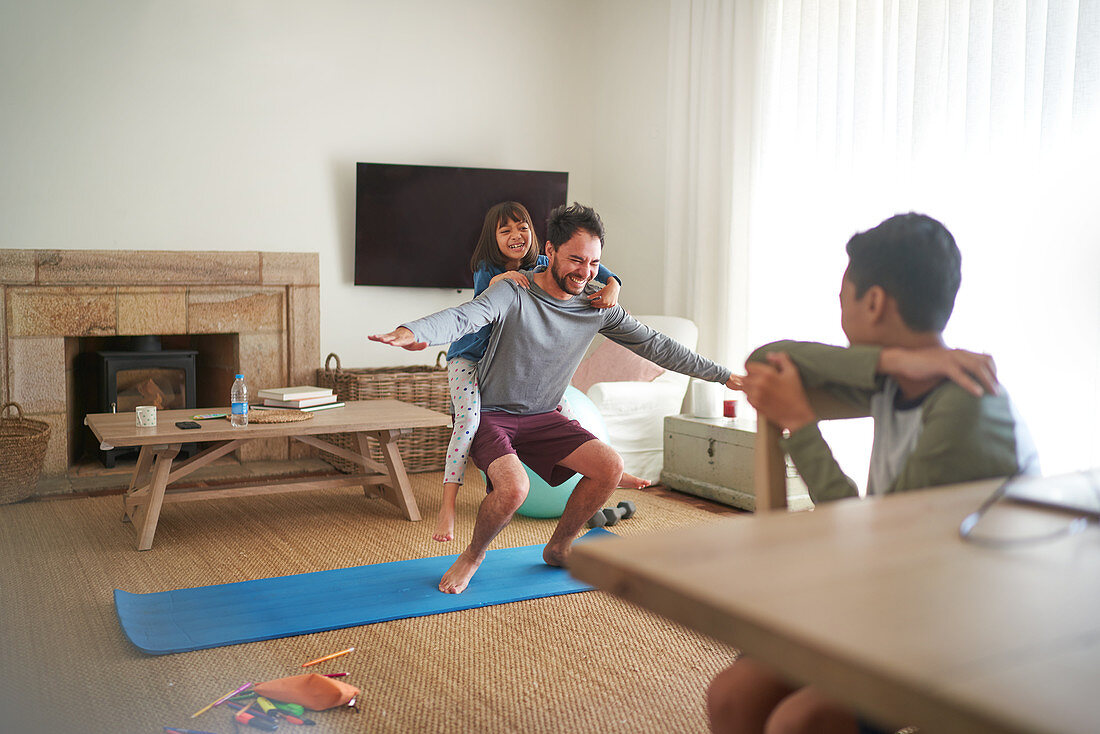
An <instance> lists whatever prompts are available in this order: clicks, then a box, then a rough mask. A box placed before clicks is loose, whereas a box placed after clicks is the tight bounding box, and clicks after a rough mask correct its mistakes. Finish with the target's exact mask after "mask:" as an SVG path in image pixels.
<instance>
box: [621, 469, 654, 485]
mask: <svg viewBox="0 0 1100 734" xmlns="http://www.w3.org/2000/svg"><path fill="white" fill-rule="evenodd" d="M650 484H652V482H650V481H649V480H648V479H642V478H641V477H636V476H634V475H633V474H627V473H626V472H623V476H622V478H621V479H619V489H642V488H644V487H648V486H649V485H650Z"/></svg>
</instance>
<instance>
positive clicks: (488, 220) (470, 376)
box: [432, 201, 648, 541]
mask: <svg viewBox="0 0 1100 734" xmlns="http://www.w3.org/2000/svg"><path fill="white" fill-rule="evenodd" d="M538 250H539V248H538V238H537V237H536V236H535V226H534V223H533V222H532V221H531V215H530V214H529V213H528V212H527V209H526V207H524V206H523V205H522V204H520V203H518V202H515V201H506V202H502V203H500V204H497V205H495V206H493V207H492V208H491V209H489V211H488V213H486V215H485V222H484V224H483V225H482V227H481V235H480V236H479V237H478V241H477V246H476V247H475V248H474V254H473V256H472V257H471V258H470V268H471V269H472V270H473V271H474V296H475V297H476V296H478V295H480V294H481V292H482V291H484V290H485V289H486V288H488V287H489V286H490V285H491V284H492V283H495V282H497V281H498V280H500V279H501V278H509V279H511V280H514V281H516V283H517V284H519V285H521V286H523V287H524V288H527V287H529V286H530V283H529V282H528V281H527V276H525V275H524V274H523V273H521V272H520V271H521V270H532V269H534V268H537V267H545V266H546V265H547V264H548V262H549V261H548V260H547V258H546V256H545V255H540V254H539V251H538ZM597 279H598V280H599V281H600V282H601V283H606V284H607V285H606V286H604V288H603V289H602V290H600V291H599V292H598V293H595V294H593V295H592V296H591V297H590V301H591V303H592V305H593V306H594V307H596V308H610V307H612V306H614V305H615V304H616V303H618V300H619V287H620V284H619V280H618V276H616V275H615V274H614V273H612V272H611V271H610V270H608V269H607V268H605V267H604V266H603V265H601V266H600V269H599V274H598V275H597ZM491 333H492V326H491V325H490V326H486V327H485V328H483V329H481V330H480V331H478V332H475V333H473V334H468V335H466V336H464V337H462V338H461V339H459V340H457V341H455V342H453V343H452V344H451V347H450V349H448V350H447V384H448V387H449V388H450V391H451V403H452V406H453V408H454V430H453V432H452V434H451V441H450V444H449V445H448V446H447V458H446V461H445V463H444V466H443V504H442V506H441V507H440V508H439V516H438V518H437V520H436V527H435V532H434V533H433V535H432V538H433V539H434V540H438V541H448V540H453V539H454V518H455V500H456V498H457V496H458V488H459V487H460V486H461V485H462V481H463V478H464V476H465V472H466V459H467V457H468V456H469V453H470V442H471V441H473V438H474V434H475V433H477V427H478V425H479V423H480V421H481V393H480V391H479V389H478V384H477V363H478V362H479V361H480V360H481V358H482V356H483V355H484V354H485V347H486V345H487V344H488V343H489V336H490V334H491ZM560 407H561V410H562V412H563V413H565V414H566V415H567V416H569V415H570V411H569V406H568V404H566V402H565V400H564V399H563V400H562V405H561V406H560ZM623 482H624V483H623V484H622V486H628V487H644V486H646V485H647V484H648V482H646V481H644V480H641V479H637V478H636V477H631V476H629V475H625V474H624V475H623Z"/></svg>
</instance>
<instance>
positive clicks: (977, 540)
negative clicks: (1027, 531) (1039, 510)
mask: <svg viewBox="0 0 1100 734" xmlns="http://www.w3.org/2000/svg"><path fill="white" fill-rule="evenodd" d="M1083 475H1084V476H1085V477H1086V478H1087V481H1088V486H1089V488H1090V489H1091V490H1092V492H1093V494H1094V495H1095V497H1096V499H1097V502H1098V504H1100V484H1097V481H1096V477H1095V472H1083ZM1020 477H1021V475H1020V474H1013V475H1012V476H1010V477H1008V478H1007V479H1005V480H1004V481H1003V482H1001V484H1000V486H998V487H997V489H995V490H994V491H993V493H992V494H991V495H989V497H987V498H986V499H985V501H984V502H982V504H981V506H980V507H978V509H976V510H975V511H974V512H971V513H970V514H969V515H967V516H966V517H964V518H963V521H962V522H961V523H960V524H959V537H960V538H962V539H963V540H965V541H967V542H968V543H974V544H975V545H981V546H985V547H987V548H1010V547H1015V546H1021V545H1031V544H1035V543H1047V542H1050V541H1053V540H1058V539H1060V538H1068V537H1069V536H1071V535H1077V534H1078V533H1080V532H1081V531H1083V530H1084V529H1085V528H1087V527H1088V525H1089V518H1088V517H1085V516H1079V517H1075V518H1073V519H1072V520H1070V521H1069V522H1068V523H1066V524H1064V525H1063V526H1062V527H1060V528H1057V529H1055V530H1052V531H1049V532H1044V533H1038V534H1035V535H1024V536H1012V537H1006V536H994V535H983V534H981V533H977V532H975V530H976V529H977V527H978V523H980V522H981V520H982V518H983V517H985V514H986V513H987V512H989V510H990V508H992V507H993V505H995V504H997V502H999V501H1000V500H1001V499H1003V498H1004V496H1005V494H1006V493H1007V492H1008V490H1009V488H1010V487H1011V486H1012V483H1013V482H1014V481H1016V480H1018V479H1020Z"/></svg>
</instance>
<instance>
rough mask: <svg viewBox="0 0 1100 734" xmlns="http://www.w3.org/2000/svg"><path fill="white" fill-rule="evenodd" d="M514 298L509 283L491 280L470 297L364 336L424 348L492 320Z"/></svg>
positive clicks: (414, 348)
mask: <svg viewBox="0 0 1100 734" xmlns="http://www.w3.org/2000/svg"><path fill="white" fill-rule="evenodd" d="M513 300H515V289H514V288H513V287H512V286H510V285H508V284H506V283H504V282H501V283H494V284H493V285H491V286H489V287H488V288H486V289H485V292H484V293H482V294H480V295H479V296H478V297H477V298H475V299H473V300H472V301H467V302H466V303H463V304H460V305H458V306H454V307H452V308H445V309H443V310H442V311H437V312H435V313H433V314H431V315H429V316H425V317H423V318H419V319H416V320H415V321H409V322H407V323H404V324H402V325H401V326H398V327H397V328H396V329H394V330H393V331H391V332H388V333H386V334H374V335H372V336H369V337H367V338H368V339H370V340H371V341H376V342H381V343H382V344H390V345H392V346H395V347H401V348H403V349H408V350H410V351H417V350H420V349H424V348H425V347H427V346H428V345H429V344H447V343H448V342H452V341H454V340H455V339H458V338H459V337H462V336H465V335H467V334H472V333H474V332H475V331H477V330H478V329H480V328H481V327H483V326H486V325H488V324H491V323H493V321H494V320H495V319H496V318H497V317H498V316H499V315H500V314H502V313H504V311H505V310H507V308H508V306H509V305H510V304H511V303H512V301H513Z"/></svg>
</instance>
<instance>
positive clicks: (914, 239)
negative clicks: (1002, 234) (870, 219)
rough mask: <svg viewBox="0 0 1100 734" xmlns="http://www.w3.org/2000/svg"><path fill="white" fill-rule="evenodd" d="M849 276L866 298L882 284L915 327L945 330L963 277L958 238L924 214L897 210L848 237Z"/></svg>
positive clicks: (857, 294)
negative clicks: (863, 230)
mask: <svg viewBox="0 0 1100 734" xmlns="http://www.w3.org/2000/svg"><path fill="white" fill-rule="evenodd" d="M847 250H848V270H847V273H846V277H847V278H848V280H850V281H851V283H852V285H854V286H855V289H856V298H862V297H863V294H864V293H866V292H867V289H868V288H870V287H871V286H873V285H877V286H880V287H881V288H882V290H884V291H886V294H887V295H889V296H892V297H893V298H894V300H895V301H897V304H898V313H899V314H901V319H902V321H904V322H905V324H906V326H908V327H909V328H910V329H912V330H913V331H922V332H923V331H937V332H938V331H943V329H944V327H945V326H947V320H948V319H949V318H951V311H952V310H954V308H955V295H956V294H957V293H958V292H959V284H960V282H961V281H962V256H961V255H960V254H959V248H958V246H956V244H955V238H954V237H952V236H951V233H950V232H948V231H947V227H944V226H943V225H942V224H940V223H939V222H938V221H936V220H935V219H933V218H932V217H929V216H926V215H924V214H914V213H909V214H898V215H897V216H893V217H890V218H889V219H887V220H886V221H885V222H883V223H882V224H880V225H878V226H877V227H874V228H873V229H869V230H867V231H866V232H860V233H859V234H857V235H855V236H853V237H852V239H850V240H849V241H848V246H847Z"/></svg>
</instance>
